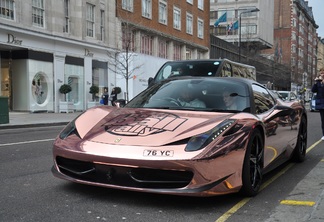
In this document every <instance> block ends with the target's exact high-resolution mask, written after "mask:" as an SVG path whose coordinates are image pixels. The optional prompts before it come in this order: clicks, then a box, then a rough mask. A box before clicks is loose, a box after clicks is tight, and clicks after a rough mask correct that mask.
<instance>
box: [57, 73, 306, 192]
mask: <svg viewBox="0 0 324 222" xmlns="http://www.w3.org/2000/svg"><path fill="white" fill-rule="evenodd" d="M306 114H307V113H306V110H305V108H304V106H303V105H302V104H300V103H299V102H298V101H292V102H284V101H282V100H279V99H278V100H277V99H276V98H275V97H274V96H273V95H272V93H271V92H269V90H268V89H267V88H265V87H264V86H263V85H262V84H259V83H257V82H255V81H253V80H247V79H243V78H232V77H183V78H181V77H179V78H175V79H172V80H166V81H162V82H160V83H156V84H155V85H153V86H151V87H149V88H148V89H146V90H144V91H143V92H142V93H140V94H139V95H137V96H136V97H135V98H134V99H132V100H131V101H130V102H129V103H127V104H126V105H125V106H124V107H111V106H98V107H94V108H91V109H88V110H87V111H85V112H84V113H82V114H81V115H80V116H79V117H77V118H76V119H75V120H73V121H71V122H70V123H69V124H68V125H67V126H66V127H65V128H64V129H63V130H62V131H61V132H60V134H59V135H58V137H57V138H56V140H55V142H54V145H53V158H54V166H53V168H52V172H53V174H54V175H55V176H56V177H59V178H61V179H65V180H68V181H72V182H77V183H82V184H88V185H95V186H102V187H107V188H115V189H124V190H131V191H140V192H151V193H161V194H162V193H163V194H174V195H188V196H211V195H221V194H227V193H233V192H241V193H242V194H244V195H246V196H254V195H256V194H257V193H258V191H259V188H260V186H261V183H262V177H263V175H264V174H265V173H267V172H268V171H270V170H272V169H274V168H275V167H277V166H279V165H280V164H282V163H283V162H285V161H287V160H290V159H293V160H295V161H297V162H302V161H303V160H304V159H305V155H306V145H307V115H306Z"/></svg>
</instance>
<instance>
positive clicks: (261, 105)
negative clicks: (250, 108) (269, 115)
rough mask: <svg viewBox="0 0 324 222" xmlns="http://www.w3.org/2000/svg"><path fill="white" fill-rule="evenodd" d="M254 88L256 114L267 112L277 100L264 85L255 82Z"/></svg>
mask: <svg viewBox="0 0 324 222" xmlns="http://www.w3.org/2000/svg"><path fill="white" fill-rule="evenodd" d="M252 90H253V98H254V104H255V112H256V114H261V113H264V112H267V111H268V110H269V109H271V108H272V107H273V106H274V105H275V100H274V99H273V97H272V96H271V95H270V93H269V92H268V91H267V90H266V89H265V88H264V87H261V86H259V85H255V84H253V85H252Z"/></svg>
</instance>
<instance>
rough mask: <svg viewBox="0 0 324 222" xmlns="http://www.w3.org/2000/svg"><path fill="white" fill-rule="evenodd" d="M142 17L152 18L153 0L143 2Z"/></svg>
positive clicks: (143, 0)
mask: <svg viewBox="0 0 324 222" xmlns="http://www.w3.org/2000/svg"><path fill="white" fill-rule="evenodd" d="M142 16H143V17H145V18H149V19H151V18H152V0H142Z"/></svg>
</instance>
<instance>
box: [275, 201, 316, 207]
mask: <svg viewBox="0 0 324 222" xmlns="http://www.w3.org/2000/svg"><path fill="white" fill-rule="evenodd" d="M280 203H281V204H285V205H294V206H310V207H312V206H314V205H315V202H314V201H300V200H282V201H280Z"/></svg>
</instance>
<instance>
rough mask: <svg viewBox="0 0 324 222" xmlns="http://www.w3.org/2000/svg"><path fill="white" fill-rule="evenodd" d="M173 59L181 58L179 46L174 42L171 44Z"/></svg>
mask: <svg viewBox="0 0 324 222" xmlns="http://www.w3.org/2000/svg"><path fill="white" fill-rule="evenodd" d="M173 60H181V46H180V45H179V44H176V43H175V44H174V45H173Z"/></svg>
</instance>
